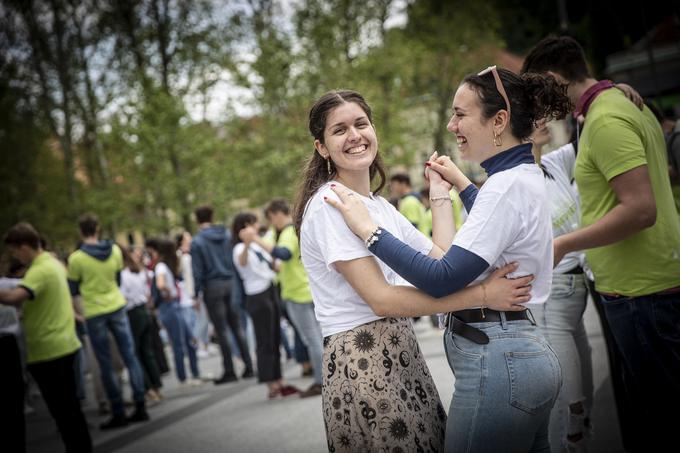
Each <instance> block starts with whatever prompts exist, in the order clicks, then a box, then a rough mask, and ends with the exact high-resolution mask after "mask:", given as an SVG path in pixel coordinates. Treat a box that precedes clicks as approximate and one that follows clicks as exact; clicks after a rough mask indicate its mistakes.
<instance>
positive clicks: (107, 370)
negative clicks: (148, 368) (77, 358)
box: [87, 308, 145, 415]
mask: <svg viewBox="0 0 680 453" xmlns="http://www.w3.org/2000/svg"><path fill="white" fill-rule="evenodd" d="M87 331H88V333H89V335H90V342H91V343H92V349H94V354H95V356H96V357H97V362H99V369H100V370H101V376H102V381H103V383H104V390H105V391H106V397H107V398H108V399H109V401H110V403H111V412H113V414H114V415H123V414H124V413H125V410H124V408H123V396H122V394H121V391H120V387H118V382H117V379H116V374H115V373H114V370H113V366H112V365H111V349H110V348H109V336H108V332H109V331H110V332H111V334H112V335H113V338H114V339H115V340H116V345H117V346H118V351H119V352H120V356H121V358H122V359H123V362H124V363H125V367H126V368H127V369H128V374H129V375H130V385H131V386H132V397H133V398H134V400H135V402H136V403H137V404H138V405H140V404H144V392H145V389H144V374H142V368H141V367H140V366H139V362H138V361H137V356H136V355H135V345H134V341H133V339H132V331H131V330H130V323H129V321H128V317H127V314H126V313H125V308H121V309H120V310H116V311H114V312H113V313H107V314H105V315H99V316H95V317H92V318H89V319H88V320H87Z"/></svg>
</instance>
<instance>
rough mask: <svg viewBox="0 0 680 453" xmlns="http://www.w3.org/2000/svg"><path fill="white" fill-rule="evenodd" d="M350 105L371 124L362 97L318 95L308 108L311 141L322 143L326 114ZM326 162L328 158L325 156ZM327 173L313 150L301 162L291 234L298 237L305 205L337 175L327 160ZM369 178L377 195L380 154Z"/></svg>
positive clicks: (339, 92)
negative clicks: (360, 112) (374, 182)
mask: <svg viewBox="0 0 680 453" xmlns="http://www.w3.org/2000/svg"><path fill="white" fill-rule="evenodd" d="M350 102H353V103H355V104H357V105H358V106H359V107H361V109H362V110H363V111H364V113H366V116H367V117H368V120H369V121H370V122H371V125H373V113H372V111H371V107H370V106H369V105H368V104H367V103H366V100H365V99H364V97H363V96H362V95H361V94H359V93H357V92H356V91H352V90H334V91H329V92H328V93H326V94H324V95H323V96H321V97H320V98H319V99H318V100H317V101H316V102H315V103H314V105H313V106H312V108H311V110H310V111H309V132H310V133H311V134H312V137H314V139H315V140H319V141H320V142H321V143H324V132H325V130H326V120H327V119H328V115H330V113H331V112H332V111H333V110H334V109H335V108H337V107H339V106H340V105H342V104H346V103H350ZM329 159H330V157H329ZM330 164H331V165H330V168H331V171H330V173H329V172H328V163H327V162H326V159H324V158H323V157H321V154H319V153H318V152H317V151H316V150H314V152H313V153H312V155H311V156H310V157H309V159H308V160H307V162H306V163H305V166H304V170H303V172H302V180H301V182H300V186H299V188H298V193H297V197H296V200H295V206H294V208H293V223H294V224H295V232H296V233H297V235H298V236H300V226H301V225H302V218H303V217H304V214H305V209H306V207H307V202H308V201H309V199H310V198H312V196H313V195H314V193H316V191H317V190H319V187H321V186H323V185H324V184H325V183H327V182H328V181H330V180H331V179H333V178H334V177H335V176H336V175H337V168H336V167H335V165H334V164H333V161H330ZM368 174H369V178H370V179H371V181H373V180H374V179H375V178H376V176H377V183H378V184H377V186H375V189H373V193H375V194H378V193H380V191H381V190H382V189H383V187H385V181H386V177H385V169H384V168H383V165H382V159H381V158H380V152H378V153H376V155H375V159H374V160H373V163H371V166H370V168H369V170H368Z"/></svg>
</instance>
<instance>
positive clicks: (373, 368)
mask: <svg viewBox="0 0 680 453" xmlns="http://www.w3.org/2000/svg"><path fill="white" fill-rule="evenodd" d="M323 364H324V376H323V394H322V398H323V399H322V407H323V415H324V422H325V425H326V439H327V441H328V451H330V452H391V453H392V452H395V453H396V452H437V451H443V450H444V433H445V431H446V412H445V411H444V407H443V406H442V403H441V401H440V400H439V394H438V393H437V388H436V387H435V385H434V382H433V381H432V376H430V371H429V370H428V368H427V364H426V363H425V359H424V357H423V355H422V353H421V352H420V348H419V347H418V341H417V340H416V336H415V332H414V331H413V327H412V325H411V321H410V320H408V319H406V318H384V319H380V320H378V321H373V322H370V323H368V324H364V325H361V326H358V327H355V328H354V329H352V330H349V331H346V332H341V333H338V334H335V335H331V336H329V337H326V338H324V354H323Z"/></svg>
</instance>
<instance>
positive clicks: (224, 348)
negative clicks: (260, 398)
mask: <svg viewBox="0 0 680 453" xmlns="http://www.w3.org/2000/svg"><path fill="white" fill-rule="evenodd" d="M231 285H232V281H231V280H210V281H208V283H207V284H206V286H205V289H204V291H203V302H204V303H205V308H206V309H207V310H208V317H209V318H210V322H212V325H213V327H214V328H215V334H216V335H217V341H218V342H219V345H220V351H221V352H222V367H223V368H224V374H225V375H233V374H234V362H233V360H232V358H231V348H230V347H229V341H228V340H227V327H229V328H231V332H232V333H233V334H234V338H235V339H236V343H237V345H238V348H239V350H240V351H241V358H242V359H243V363H244V364H245V366H246V369H248V370H252V369H253V361H252V359H251V358H250V351H249V350H248V342H247V341H246V335H245V332H244V330H243V326H241V321H240V320H239V315H238V313H237V312H236V310H234V308H233V307H232V306H231V291H232V288H231Z"/></svg>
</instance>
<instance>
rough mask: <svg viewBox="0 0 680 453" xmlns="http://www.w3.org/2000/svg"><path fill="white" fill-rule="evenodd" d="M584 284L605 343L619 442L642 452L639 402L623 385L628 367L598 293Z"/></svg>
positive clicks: (593, 285) (626, 448)
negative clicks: (591, 300) (639, 430)
mask: <svg viewBox="0 0 680 453" xmlns="http://www.w3.org/2000/svg"><path fill="white" fill-rule="evenodd" d="M586 285H587V286H588V291H589V292H590V296H591V297H592V298H593V303H594V304H595V310H596V311H597V315H598V317H599V318H600V325H601V326H602V336H603V337H604V343H605V345H606V346H607V357H608V359H609V374H610V376H611V380H612V389H613V391H614V401H615V402H616V415H617V416H618V419H619V429H620V431H621V441H622V443H623V448H624V449H625V450H626V451H631V452H632V451H645V447H644V436H643V435H640V433H639V432H638V427H639V424H640V423H639V420H636V419H635V416H636V414H641V413H642V412H641V410H640V408H639V407H638V406H639V404H638V403H637V402H636V399H635V397H634V396H633V395H631V390H632V389H629V388H627V387H626V380H628V381H630V377H629V376H628V370H627V368H626V366H625V365H624V360H623V356H622V355H621V351H620V349H619V347H618V346H617V344H616V340H615V339H614V334H613V333H612V329H611V327H610V326H609V322H608V321H607V316H606V315H605V312H604V306H603V305H602V296H600V294H599V293H598V292H597V291H596V290H595V283H594V282H592V281H590V280H589V279H586Z"/></svg>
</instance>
